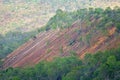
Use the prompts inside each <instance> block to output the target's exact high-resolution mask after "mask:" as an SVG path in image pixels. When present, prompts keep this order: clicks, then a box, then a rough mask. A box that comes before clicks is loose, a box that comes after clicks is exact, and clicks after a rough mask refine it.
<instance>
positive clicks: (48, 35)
mask: <svg viewBox="0 0 120 80" xmlns="http://www.w3.org/2000/svg"><path fill="white" fill-rule="evenodd" d="M93 29H94V28H93V27H87V26H86V24H85V23H84V22H80V21H76V22H75V23H74V24H73V25H72V26H71V27H69V28H67V29H64V30H50V31H47V32H42V33H40V34H39V35H38V36H36V38H34V39H31V40H29V41H28V42H26V43H25V44H23V45H22V46H20V47H19V48H18V49H16V50H15V51H14V52H12V53H11V54H9V55H8V56H7V57H6V58H5V59H4V64H3V68H4V69H5V68H8V67H25V66H32V65H34V64H37V63H39V62H40V61H42V60H47V61H51V60H53V59H54V58H55V57H64V56H69V55H71V51H74V52H76V55H77V56H79V57H80V58H83V57H84V56H85V54H86V53H95V52H97V51H104V50H107V49H111V48H114V47H116V46H118V45H119V44H120V42H119V40H120V37H116V36H115V32H116V28H115V27H112V28H110V29H108V35H102V34H101V32H100V31H95V32H93V31H92V30H93ZM89 34H91V35H92V36H91V38H90V39H89V41H87V38H86V37H85V36H87V35H89ZM81 38H82V39H81Z"/></svg>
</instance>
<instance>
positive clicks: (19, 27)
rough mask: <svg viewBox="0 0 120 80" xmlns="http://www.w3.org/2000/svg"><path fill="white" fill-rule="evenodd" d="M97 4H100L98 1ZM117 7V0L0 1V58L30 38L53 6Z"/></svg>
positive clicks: (47, 17)
mask: <svg viewBox="0 0 120 80" xmlns="http://www.w3.org/2000/svg"><path fill="white" fill-rule="evenodd" d="M99 3H101V4H99ZM108 6H110V7H111V8H113V7H115V6H120V1H119V0H115V1H113V0H102V1H101V0H86V1H84V0H57V1H56V0H0V8H1V9H0V58H4V57H6V56H7V55H8V54H9V53H11V52H12V51H14V50H15V49H16V48H18V47H19V46H20V45H22V44H23V43H25V42H26V41H28V40H29V39H30V38H33V37H34V36H35V35H36V34H38V33H39V32H40V31H41V30H40V28H41V27H44V26H45V24H46V23H47V22H48V21H49V19H50V18H51V17H52V16H53V15H55V13H56V11H57V9H62V10H63V11H69V12H70V11H75V10H77V9H81V8H89V7H93V8H96V7H101V8H106V7H108Z"/></svg>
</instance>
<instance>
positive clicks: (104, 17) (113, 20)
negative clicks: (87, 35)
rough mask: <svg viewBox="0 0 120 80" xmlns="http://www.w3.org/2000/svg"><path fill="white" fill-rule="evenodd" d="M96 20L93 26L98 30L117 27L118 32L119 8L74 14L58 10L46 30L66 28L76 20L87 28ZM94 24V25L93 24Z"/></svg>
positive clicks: (85, 10) (88, 10)
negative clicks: (85, 23) (83, 23)
mask: <svg viewBox="0 0 120 80" xmlns="http://www.w3.org/2000/svg"><path fill="white" fill-rule="evenodd" d="M93 19H95V20H98V21H99V23H98V24H96V25H95V26H96V27H98V28H99V29H100V28H102V29H103V28H104V29H105V28H106V27H110V26H115V27H117V29H118V31H119V30H120V23H119V21H120V8H119V7H115V8H114V9H111V8H110V7H108V8H106V9H105V10H104V9H102V8H95V9H94V8H89V9H80V10H77V11H74V12H64V11H62V10H60V9H58V10H57V11H56V15H55V16H54V17H52V18H51V19H50V20H49V22H48V23H47V25H46V27H45V28H46V30H49V29H56V28H67V27H70V26H71V25H72V23H73V22H75V21H76V20H81V21H85V22H87V25H88V26H92V25H91V23H92V20H93ZM94 24H95V23H94Z"/></svg>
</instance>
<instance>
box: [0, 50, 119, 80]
mask: <svg viewBox="0 0 120 80" xmlns="http://www.w3.org/2000/svg"><path fill="white" fill-rule="evenodd" d="M119 79H120V48H118V49H115V50H109V51H105V52H97V53H96V54H94V55H91V54H87V55H86V56H85V58H84V60H80V59H79V58H78V57H76V56H69V57H63V58H56V59H55V60H54V61H52V62H46V61H43V62H40V63H39V64H37V65H35V66H34V67H27V68H22V69H20V68H9V69H6V70H2V71H0V80H119Z"/></svg>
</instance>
